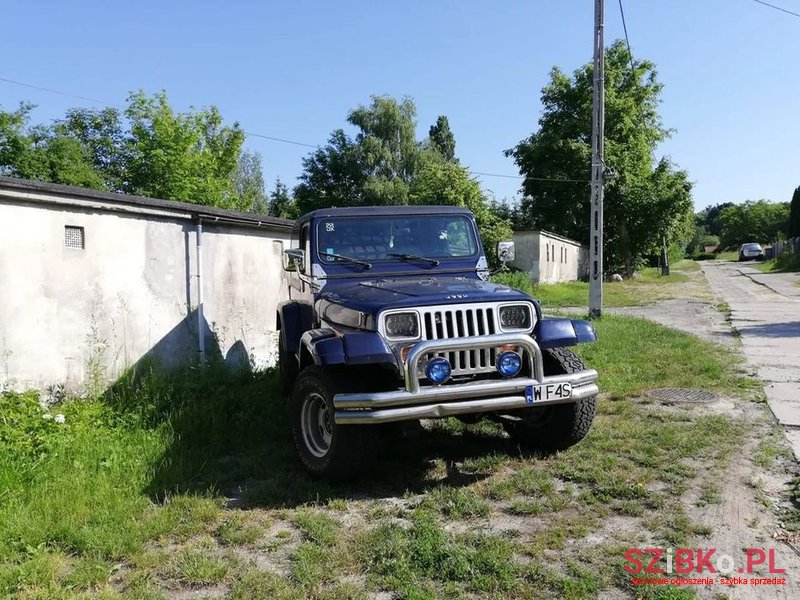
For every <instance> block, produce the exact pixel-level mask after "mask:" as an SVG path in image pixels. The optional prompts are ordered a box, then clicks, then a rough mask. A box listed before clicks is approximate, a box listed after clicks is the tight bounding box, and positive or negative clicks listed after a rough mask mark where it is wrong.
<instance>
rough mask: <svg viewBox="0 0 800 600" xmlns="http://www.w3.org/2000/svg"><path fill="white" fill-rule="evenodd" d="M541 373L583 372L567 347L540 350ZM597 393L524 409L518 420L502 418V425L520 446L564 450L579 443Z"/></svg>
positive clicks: (578, 359)
mask: <svg viewBox="0 0 800 600" xmlns="http://www.w3.org/2000/svg"><path fill="white" fill-rule="evenodd" d="M542 355H543V356H542V358H543V361H544V374H545V375H563V374H567V373H576V372H578V371H583V370H584V369H585V368H586V367H585V366H584V364H583V361H582V360H581V359H580V357H579V356H578V355H577V354H575V353H574V352H572V351H571V350H569V349H567V348H546V349H544V350H542ZM596 405H597V396H591V397H589V398H584V399H583V400H578V401H577V402H572V403H570V404H555V405H552V406H540V407H535V408H528V409H525V410H523V411H521V412H520V413H519V416H520V417H521V418H520V420H516V421H508V420H507V421H504V422H503V427H504V428H505V430H506V431H507V432H508V434H509V435H510V436H511V438H512V439H513V440H514V441H515V442H517V443H518V444H519V445H520V446H524V447H527V448H531V449H533V450H543V451H548V452H552V451H555V450H564V449H566V448H569V447H570V446H574V445H575V444H577V443H578V442H580V441H581V440H582V439H583V438H584V437H585V436H586V434H587V433H588V432H589V428H590V427H591V426H592V421H593V420H594V414H595V410H596Z"/></svg>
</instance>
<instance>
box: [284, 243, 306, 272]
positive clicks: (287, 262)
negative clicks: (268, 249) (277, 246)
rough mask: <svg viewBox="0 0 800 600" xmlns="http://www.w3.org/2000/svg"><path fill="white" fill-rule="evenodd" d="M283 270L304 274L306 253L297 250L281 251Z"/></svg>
mask: <svg viewBox="0 0 800 600" xmlns="http://www.w3.org/2000/svg"><path fill="white" fill-rule="evenodd" d="M283 270H284V271H297V272H299V273H304V272H305V270H306V252H305V250H301V249H299V248H291V249H289V250H284V251H283Z"/></svg>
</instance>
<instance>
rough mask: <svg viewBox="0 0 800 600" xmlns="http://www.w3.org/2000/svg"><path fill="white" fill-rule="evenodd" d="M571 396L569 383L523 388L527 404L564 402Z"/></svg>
mask: <svg viewBox="0 0 800 600" xmlns="http://www.w3.org/2000/svg"><path fill="white" fill-rule="evenodd" d="M571 396H572V384H571V383H545V384H544V385H529V386H528V387H526V388H525V402H527V403H528V404H535V403H536V402H539V401H541V400H564V399H565V398H569V397H571Z"/></svg>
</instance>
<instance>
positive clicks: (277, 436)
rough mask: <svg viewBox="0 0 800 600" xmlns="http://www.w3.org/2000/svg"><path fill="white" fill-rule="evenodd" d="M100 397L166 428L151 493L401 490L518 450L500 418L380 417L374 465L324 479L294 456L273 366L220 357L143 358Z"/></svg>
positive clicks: (288, 501)
mask: <svg viewBox="0 0 800 600" xmlns="http://www.w3.org/2000/svg"><path fill="white" fill-rule="evenodd" d="M106 401H107V403H108V404H109V405H110V406H112V407H113V408H114V409H115V410H117V411H119V412H120V413H124V414H125V415H126V416H125V418H126V419H130V420H134V421H135V422H136V424H137V426H139V427H144V428H147V429H150V430H156V431H158V432H159V433H160V434H161V435H162V436H163V439H164V446H165V450H164V452H163V454H162V455H161V456H160V457H159V459H158V460H157V461H156V462H155V463H154V464H153V468H152V469H153V470H152V473H153V474H152V477H151V479H150V481H149V484H148V485H147V487H146V489H145V490H144V491H145V493H147V494H148V495H149V496H150V497H151V498H153V499H154V500H156V501H160V500H163V499H164V498H166V497H168V496H169V495H172V494H175V493H199V494H221V495H224V496H226V497H228V498H229V499H230V503H231V504H232V505H235V506H239V507H242V508H246V507H265V508H277V507H293V506H297V505H301V504H306V503H310V502H326V501H328V500H332V499H337V498H342V499H354V498H358V499H363V498H382V497H390V496H400V495H402V494H403V493H405V492H407V491H410V492H418V491H422V490H425V489H428V488H430V487H438V486H462V485H466V484H469V483H472V482H474V481H476V480H479V479H482V478H483V477H485V475H482V474H480V473H478V472H470V471H469V470H468V469H466V468H464V467H463V466H462V465H461V463H463V462H464V461H472V462H478V461H480V460H482V459H484V458H487V457H492V456H493V455H501V456H519V455H520V450H519V448H518V447H517V446H516V445H515V444H513V443H512V442H511V441H510V440H509V439H508V438H507V437H505V436H504V435H503V433H502V429H501V428H500V427H499V425H498V426H496V425H494V424H488V423H487V424H485V425H480V426H471V427H468V426H466V425H464V424H462V423H460V422H458V421H455V420H451V421H448V422H446V423H445V424H444V425H441V424H440V425H438V426H436V427H433V428H429V429H424V428H422V427H416V428H407V427H406V428H404V429H401V428H400V427H398V426H392V427H389V426H377V427H380V429H378V430H376V433H377V436H376V437H377V438H378V443H377V445H376V455H375V457H374V460H373V461H371V462H372V464H371V467H370V469H369V470H368V471H367V472H365V473H364V475H363V477H359V478H358V479H357V480H356V481H354V482H352V483H346V484H332V483H328V482H326V481H324V480H320V479H317V478H314V477H312V476H310V475H309V474H308V473H307V472H306V471H305V470H304V469H303V467H302V465H301V464H300V461H299V459H298V458H297V455H296V451H295V447H294V441H293V439H292V436H291V431H290V427H289V423H288V417H287V410H286V402H287V401H286V400H285V399H284V398H283V397H282V395H281V393H280V390H279V381H278V376H277V373H276V372H275V371H274V370H270V371H266V372H257V373H252V372H250V371H249V370H247V369H242V370H240V371H234V372H231V370H230V368H229V366H228V365H226V364H225V360H224V358H221V357H220V358H219V359H217V360H214V361H212V362H211V363H210V364H208V365H207V366H205V367H203V368H201V367H199V366H197V365H194V366H190V367H186V368H184V369H182V370H180V371H177V372H176V371H170V372H164V371H160V370H158V369H156V368H155V367H153V366H152V365H146V364H142V365H139V366H138V370H135V371H132V372H131V373H129V374H127V375H126V376H125V378H124V379H122V380H121V381H119V382H117V383H116V384H115V385H114V386H112V388H111V389H110V390H109V392H108V393H107V395H106ZM475 471H478V469H475Z"/></svg>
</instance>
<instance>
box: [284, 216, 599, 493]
mask: <svg viewBox="0 0 800 600" xmlns="http://www.w3.org/2000/svg"><path fill="white" fill-rule="evenodd" d="M498 255H499V257H500V259H501V261H503V262H504V263H505V262H506V261H510V260H513V258H514V245H513V242H501V243H500V244H498ZM283 268H284V271H285V275H286V278H287V283H288V289H289V300H288V301H286V302H283V303H281V304H280V305H279V307H278V311H277V329H278V331H279V365H280V377H281V384H282V386H283V389H284V392H285V393H286V394H287V395H288V397H289V413H290V421H291V427H292V433H293V436H294V441H295V445H296V446H297V451H298V453H299V455H300V459H301V460H302V462H303V464H304V465H305V467H306V468H307V469H308V470H309V471H311V472H312V473H314V474H317V475H320V476H324V477H327V478H330V479H345V478H349V477H352V476H354V475H357V474H359V473H360V472H361V470H362V468H363V466H364V462H365V461H366V460H369V459H370V457H371V456H372V454H373V452H372V451H371V450H370V444H371V443H372V442H373V441H374V440H375V439H376V437H377V433H378V431H380V430H381V428H380V427H377V425H380V424H385V423H396V422H402V421H418V420H420V419H433V418H438V417H450V416H454V417H457V418H459V419H462V420H464V421H467V422H476V421H477V420H479V419H481V418H490V419H495V420H497V421H499V422H500V423H502V425H503V427H504V428H505V430H506V431H507V432H508V434H509V435H510V436H511V437H512V438H513V439H514V440H515V441H516V442H517V443H519V444H521V445H525V446H528V447H531V448H535V449H541V450H546V451H548V450H557V449H562V448H567V447H568V446H571V445H573V444H575V443H577V442H579V441H580V440H581V439H582V438H583V437H584V436H585V435H586V433H587V432H588V430H589V427H590V425H591V422H592V419H593V418H594V414H595V402H596V397H597V393H598V388H597V385H596V380H597V372H596V371H594V370H592V369H587V368H586V367H585V366H584V364H583V362H582V361H581V359H580V358H579V357H578V356H577V355H576V354H575V353H573V352H572V351H571V350H569V349H568V348H567V347H568V346H572V345H575V344H578V343H581V342H591V341H594V340H595V339H596V337H595V333H594V329H593V328H592V325H591V324H590V323H588V322H586V321H577V320H570V319H550V318H548V319H545V318H542V310H541V307H540V306H539V303H538V302H537V301H536V300H534V299H533V298H531V297H529V296H528V295H526V294H524V293H522V292H520V291H518V290H515V289H512V288H509V287H506V286H503V285H498V284H495V283H492V282H491V281H490V279H489V275H490V273H489V265H488V263H487V260H486V257H485V255H484V251H483V246H482V245H481V240H480V237H479V235H478V229H477V226H476V224H475V219H474V218H473V215H472V213H470V212H469V211H468V210H466V209H463V208H456V207H450V206H419V207H412V206H389V207H363V208H331V209H322V210H317V211H314V212H311V213H309V214H307V215H305V216H303V217H302V218H300V219H299V220H298V221H297V223H296V225H295V228H294V230H293V233H292V240H291V247H290V248H288V249H286V250H285V251H284V254H283Z"/></svg>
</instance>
